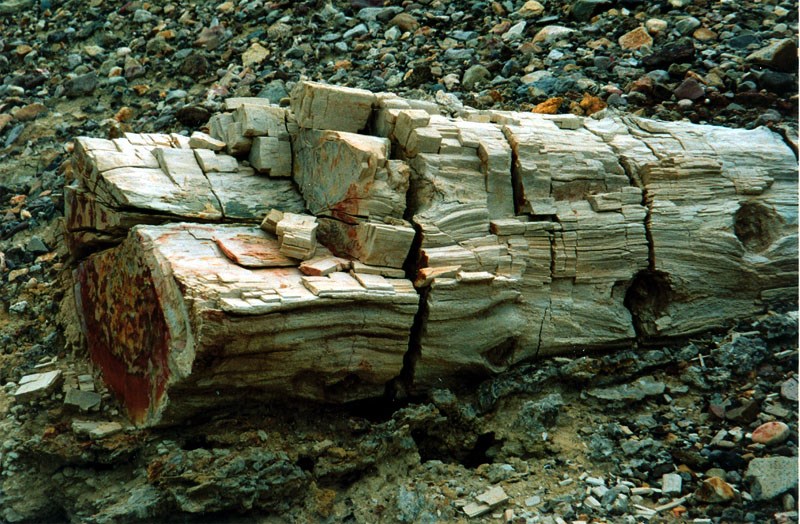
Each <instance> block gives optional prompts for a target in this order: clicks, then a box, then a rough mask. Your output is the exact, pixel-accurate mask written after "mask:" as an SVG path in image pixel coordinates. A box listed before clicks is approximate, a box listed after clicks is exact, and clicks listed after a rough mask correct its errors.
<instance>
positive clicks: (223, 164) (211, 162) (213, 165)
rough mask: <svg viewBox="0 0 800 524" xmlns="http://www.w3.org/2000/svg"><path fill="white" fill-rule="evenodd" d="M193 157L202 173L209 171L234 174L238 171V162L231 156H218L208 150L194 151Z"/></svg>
mask: <svg viewBox="0 0 800 524" xmlns="http://www.w3.org/2000/svg"><path fill="white" fill-rule="evenodd" d="M194 156H195V158H196V159H197V163H198V164H199V165H200V169H202V170H203V172H204V173H208V172H210V171H215V172H218V173H236V172H238V171H239V162H238V161H237V160H236V159H235V158H234V157H232V156H228V155H220V154H217V153H215V152H214V151H212V150H210V149H195V150H194Z"/></svg>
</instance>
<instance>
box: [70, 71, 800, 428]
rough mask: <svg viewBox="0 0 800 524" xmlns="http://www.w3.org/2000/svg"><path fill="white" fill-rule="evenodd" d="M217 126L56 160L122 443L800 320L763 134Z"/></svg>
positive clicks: (385, 113) (83, 301)
mask: <svg viewBox="0 0 800 524" xmlns="http://www.w3.org/2000/svg"><path fill="white" fill-rule="evenodd" d="M226 108H227V110H228V111H229V112H226V113H221V114H219V115H215V116H214V117H213V118H212V119H211V121H210V123H209V129H208V132H209V134H210V136H208V135H202V134H196V135H193V137H192V138H191V139H189V138H186V137H181V136H179V135H135V134H131V135H128V136H127V138H126V139H125V140H115V141H104V140H97V139H85V138H81V139H78V140H77V141H76V147H75V153H74V155H73V157H72V160H71V162H70V167H71V171H70V172H71V173H72V177H73V178H74V182H73V183H72V185H71V186H70V190H69V192H68V194H67V229H68V236H69V238H70V239H71V243H72V245H73V247H74V252H75V254H76V256H77V257H78V258H79V259H80V258H82V260H80V261H79V264H78V267H77V270H76V295H77V297H78V301H79V313H80V315H81V317H82V319H83V324H84V332H85V334H86V338H87V342H88V346H89V348H90V353H91V355H92V358H93V360H94V361H95V362H96V363H97V365H98V366H99V367H100V368H101V369H102V371H103V374H104V376H105V377H106V380H107V382H108V383H109V385H110V386H111V388H112V389H113V390H114V391H115V392H116V393H117V394H118V395H120V396H121V397H122V398H123V399H124V401H125V403H126V405H127V406H128V409H129V411H130V413H131V416H132V418H133V419H134V420H136V421H137V422H138V423H141V424H153V423H158V422H159V421H167V420H173V419H175V418H180V417H181V416H182V415H181V414H184V415H183V416H185V414H186V413H189V412H191V410H189V409H187V408H192V407H194V408H198V407H202V406H204V405H207V404H209V403H214V402H217V400H215V399H219V398H222V397H225V396H226V395H241V392H242V391H245V390H246V391H248V395H250V394H251V393H252V394H255V392H260V394H261V395H262V397H264V398H270V397H272V398H281V397H285V396H294V397H302V398H308V399H315V400H323V401H332V402H344V401H349V400H355V399H362V398H366V397H370V396H376V395H380V394H382V393H383V392H384V391H390V392H391V391H395V392H396V391H398V388H420V389H421V388H428V387H435V386H438V385H446V384H447V383H448V382H450V381H458V380H463V377H465V376H475V375H477V376H480V375H485V374H488V373H494V372H498V371H502V370H503V369H506V368H507V367H508V366H511V365H513V364H515V363H517V362H520V361H522V360H525V359H530V358H532V357H535V356H536V355H543V354H554V353H561V352H568V351H577V350H585V349H591V348H606V349H608V348H614V347H630V346H632V345H633V344H635V343H636V342H637V341H638V342H643V343H647V342H652V341H658V340H660V339H662V338H664V337H675V336H684V335H688V334H692V333H696V332H699V331H703V330H707V329H711V328H717V327H722V326H724V325H726V324H729V323H732V322H735V321H737V320H738V319H741V318H742V317H745V316H748V315H752V314H754V313H757V312H759V311H762V310H764V309H765V308H767V307H770V306H771V305H772V304H775V303H779V302H792V303H794V302H796V300H797V167H796V166H797V164H796V158H795V157H794V154H793V152H792V150H791V149H790V148H789V147H788V146H787V145H786V144H785V143H784V142H783V141H782V140H781V138H780V137H779V136H778V135H776V134H774V133H772V132H770V131H769V130H767V129H764V128H760V129H756V130H753V131H745V130H735V129H726V128H718V127H712V126H702V125H693V124H689V123H685V122H675V123H665V122H656V121H651V120H645V119H640V118H635V117H618V116H617V117H605V118H590V119H583V118H580V117H576V116H573V115H549V116H546V115H537V114H526V113H515V112H502V111H488V112H486V111H484V112H479V111H471V110H467V111H464V112H463V114H462V115H460V116H459V117H457V118H453V117H446V116H443V115H441V114H439V113H438V111H437V109H436V106H434V105H432V104H430V103H426V102H419V101H412V100H404V99H401V98H398V97H396V96H394V95H391V94H388V93H379V94H371V93H367V92H364V91H360V90H352V89H346V88H339V87H334V86H324V85H321V84H315V83H311V82H301V83H300V84H298V86H297V87H296V89H295V91H294V92H293V93H292V109H291V111H287V110H284V109H281V108H278V107H275V106H270V105H269V104H268V103H266V102H265V101H263V100H258V99H231V100H229V101H227V103H226ZM359 133H361V134H359ZM367 133H371V134H367ZM262 139H263V140H262ZM278 142H280V144H285V145H279V144H278ZM223 143H224V144H225V146H224V148H225V151H226V152H227V154H226V153H222V152H221V150H222V147H223V146H222V145H221V144H223ZM289 150H290V151H291V156H287V155H289V153H288V151H289ZM229 155H234V156H229ZM246 155H249V162H248V163H249V165H250V166H253V167H255V172H254V170H253V168H252V167H249V166H248V164H247V163H244V162H243V161H238V160H237V158H236V157H237V156H238V157H239V158H244V157H245V156H246ZM287 173H291V175H292V178H291V179H289V178H285V176H286V175H287ZM143 181H146V183H143ZM268 213H269V214H268ZM303 213H305V214H306V215H307V216H305V217H304V216H298V215H295V214H303ZM265 216H266V219H264V218H265ZM262 220H263V225H262V227H263V230H262V229H259V228H258V227H257V224H259V223H261V222H262ZM181 221H183V222H186V221H193V222H195V223H193V224H190V223H182V224H176V223H174V222H181ZM170 222H173V223H170ZM197 222H203V223H197ZM213 222H218V223H219V222H240V223H242V222H247V223H249V224H250V225H246V224H239V225H224V224H214V223H213ZM136 224H140V225H136ZM152 224H161V225H152ZM281 224H282V225H281ZM134 226H135V227H134ZM129 231H130V232H129ZM314 232H315V233H316V245H315V243H314V242H313V238H312V237H311V236H309V235H313V234H314ZM126 234H127V238H125V235H126ZM123 239H124V241H123ZM120 242H121V243H120ZM115 244H118V245H117V247H112V248H110V249H106V250H104V251H99V248H100V247H105V246H109V245H115ZM92 251H95V253H94V254H91V255H89V256H88V257H86V256H85V255H86V253H89V252H92ZM412 282H413V284H412ZM388 386H390V387H388Z"/></svg>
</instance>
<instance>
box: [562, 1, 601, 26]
mask: <svg viewBox="0 0 800 524" xmlns="http://www.w3.org/2000/svg"><path fill="white" fill-rule="evenodd" d="M609 4H611V2H609V1H607V0H577V1H576V2H575V3H573V4H572V7H571V8H570V14H571V15H572V18H574V19H575V20H578V21H579V22H585V21H587V20H589V19H590V18H592V16H593V15H594V13H595V12H596V11H598V10H599V9H600V7H602V6H605V5H609Z"/></svg>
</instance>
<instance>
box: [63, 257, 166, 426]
mask: <svg viewBox="0 0 800 524" xmlns="http://www.w3.org/2000/svg"><path fill="white" fill-rule="evenodd" d="M126 251H129V250H121V251H120V252H116V251H115V252H105V253H102V254H99V255H96V256H93V257H90V258H88V259H87V260H85V261H84V262H82V263H81V265H80V266H79V267H78V272H77V281H78V284H79V286H80V314H81V315H82V317H83V327H84V335H85V336H86V340H87V344H88V348H89V354H90V356H91V358H92V361H94V363H95V364H96V365H97V366H98V367H99V368H100V369H101V371H102V373H103V379H104V380H105V382H106V384H107V385H108V388H109V389H110V390H111V391H112V392H113V393H114V394H115V395H116V396H117V397H118V398H120V399H121V400H122V402H123V403H124V405H125V407H126V409H127V410H128V414H129V416H130V418H131V420H132V421H133V422H134V423H136V424H141V423H143V422H145V421H146V420H147V418H148V416H149V415H151V414H152V412H153V410H154V409H155V408H156V407H157V406H158V404H159V402H160V401H161V398H162V397H163V395H164V391H165V389H166V385H167V381H168V379H169V366H168V363H167V359H168V354H169V344H170V336H169V329H168V326H167V322H166V320H165V318H164V314H163V311H162V308H161V302H160V300H159V297H158V295H157V293H156V289H155V284H154V282H153V279H152V275H151V273H150V270H149V268H148V267H147V266H146V265H145V264H144V263H143V261H141V260H139V259H138V258H135V257H132V258H131V259H126V258H125V257H126V254H128V256H130V255H129V253H126Z"/></svg>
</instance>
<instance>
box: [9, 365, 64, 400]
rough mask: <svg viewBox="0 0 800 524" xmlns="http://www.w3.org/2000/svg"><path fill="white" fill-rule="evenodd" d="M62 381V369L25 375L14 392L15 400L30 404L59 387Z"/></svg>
mask: <svg viewBox="0 0 800 524" xmlns="http://www.w3.org/2000/svg"><path fill="white" fill-rule="evenodd" d="M60 380H61V370H60V369H56V370H53V371H47V372H44V373H34V374H32V375H25V376H23V377H22V378H21V379H20V380H19V387H18V388H17V391H15V392H14V398H16V399H17V401H18V402H30V401H31V400H35V399H38V398H42V397H45V396H47V395H49V394H50V393H52V392H53V391H54V390H55V389H56V387H58V384H59V381H60Z"/></svg>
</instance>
